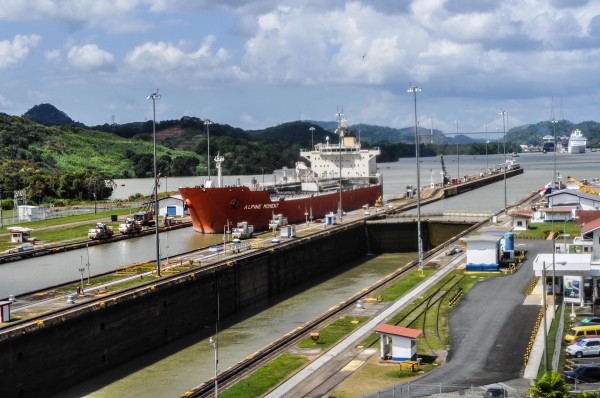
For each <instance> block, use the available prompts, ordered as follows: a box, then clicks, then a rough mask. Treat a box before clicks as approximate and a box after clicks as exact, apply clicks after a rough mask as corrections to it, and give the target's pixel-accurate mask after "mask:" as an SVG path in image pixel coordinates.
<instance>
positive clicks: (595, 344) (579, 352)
mask: <svg viewBox="0 0 600 398" xmlns="http://www.w3.org/2000/svg"><path fill="white" fill-rule="evenodd" d="M566 351H567V354H569V355H572V356H575V357H577V358H581V357H582V356H584V355H600V338H592V339H582V340H581V341H580V342H578V343H577V344H570V345H569V346H568V347H567V348H566Z"/></svg>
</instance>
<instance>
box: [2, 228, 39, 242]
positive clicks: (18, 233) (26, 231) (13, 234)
mask: <svg viewBox="0 0 600 398" xmlns="http://www.w3.org/2000/svg"><path fill="white" fill-rule="evenodd" d="M7 229H8V231H9V232H10V241H11V242H12V243H23V242H29V238H30V234H31V231H33V230H32V229H31V228H25V227H8V228H7Z"/></svg>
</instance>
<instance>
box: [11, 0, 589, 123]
mask: <svg viewBox="0 0 600 398" xmlns="http://www.w3.org/2000/svg"><path fill="white" fill-rule="evenodd" d="M323 3H325V4H323ZM599 64H600V2H598V1H593V0H590V1H585V0H506V1H502V2H499V1H496V0H493V1H492V0H477V1H472V0H447V1H444V0H418V1H404V0H403V1H399V0H371V1H366V0H365V1H352V2H349V1H341V0H328V1H325V2H323V1H317V0H296V1H293V2H291V1H287V2H285V1H281V0H256V1H241V0H220V1H212V0H71V1H66V0H9V1H8V2H7V4H3V6H2V8H0V74H1V76H2V80H1V81H0V112H5V113H8V114H12V115H22V114H23V113H25V112H26V111H27V110H28V109H29V108H31V107H32V106H34V105H37V104H40V103H44V102H48V103H51V104H53V105H55V106H56V107H57V108H59V109H60V110H62V111H64V112H65V113H67V114H68V115H69V116H70V117H71V118H73V119H75V120H77V121H80V122H82V123H85V124H87V125H96V124H103V123H110V122H111V120H112V118H113V116H114V118H115V121H116V122H117V123H126V122H133V121H143V120H144V119H150V118H151V117H152V104H151V102H150V101H148V100H146V97H147V96H148V95H149V94H150V93H152V92H153V91H154V90H155V89H157V88H158V89H159V92H160V94H161V95H162V98H161V99H160V100H159V101H158V102H157V109H156V116H157V119H158V120H165V119H179V118H181V117H182V116H196V117H200V118H202V119H205V118H208V119H211V120H213V121H215V122H217V123H227V124H230V125H232V126H236V127H241V128H245V129H258V128H264V127H268V126H273V125H276V124H279V123H284V122H289V121H293V120H299V119H302V120H306V119H308V120H334V119H335V113H336V112H337V111H338V110H339V109H341V108H342V107H343V110H344V112H345V114H346V117H347V119H348V121H349V122H350V123H352V124H357V123H368V124H378V125H384V126H391V127H407V126H410V125H413V124H414V119H413V118H414V113H413V98H412V97H411V95H409V94H407V92H406V89H407V88H408V85H409V82H413V83H414V84H416V85H418V86H419V87H420V88H422V90H423V91H422V92H421V93H419V94H418V97H417V105H418V115H419V119H420V124H421V125H423V126H424V127H429V126H430V125H431V123H433V127H434V128H437V129H441V130H443V131H445V132H446V133H450V134H452V133H456V127H457V125H458V131H459V133H469V132H473V131H484V129H485V127H484V125H487V129H488V130H489V131H497V130H498V129H500V130H501V129H502V117H501V116H500V114H499V113H500V111H501V110H502V109H504V110H506V112H507V113H508V127H509V128H510V127H512V126H517V125H522V124H527V123H537V122H539V121H541V120H550V119H551V118H552V117H553V114H552V110H553V109H554V118H556V119H561V118H563V117H564V119H567V120H570V121H573V122H576V123H577V122H581V121H586V120H597V121H600V114H599V112H598V107H599V104H600V92H599V89H600V84H599V80H600V73H599V71H600V65H599ZM456 121H458V124H457V123H456Z"/></svg>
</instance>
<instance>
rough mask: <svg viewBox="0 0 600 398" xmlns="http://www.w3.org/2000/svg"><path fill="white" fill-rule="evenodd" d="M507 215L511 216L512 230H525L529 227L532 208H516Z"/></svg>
mask: <svg viewBox="0 0 600 398" xmlns="http://www.w3.org/2000/svg"><path fill="white" fill-rule="evenodd" d="M509 215H510V216H511V217H512V218H513V229H514V231H526V230H527V229H528V228H529V220H530V219H531V217H533V210H528V209H518V210H515V211H512V212H510V213H509Z"/></svg>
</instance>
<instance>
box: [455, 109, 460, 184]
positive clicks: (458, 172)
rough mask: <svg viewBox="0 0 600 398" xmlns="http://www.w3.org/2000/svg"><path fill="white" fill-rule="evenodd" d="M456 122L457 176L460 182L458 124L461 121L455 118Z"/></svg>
mask: <svg viewBox="0 0 600 398" xmlns="http://www.w3.org/2000/svg"><path fill="white" fill-rule="evenodd" d="M454 123H456V137H455V139H456V177H457V178H458V182H460V157H459V155H458V124H459V123H460V121H458V120H455V121H454Z"/></svg>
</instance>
